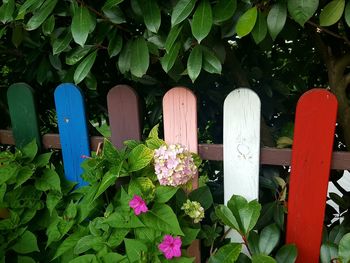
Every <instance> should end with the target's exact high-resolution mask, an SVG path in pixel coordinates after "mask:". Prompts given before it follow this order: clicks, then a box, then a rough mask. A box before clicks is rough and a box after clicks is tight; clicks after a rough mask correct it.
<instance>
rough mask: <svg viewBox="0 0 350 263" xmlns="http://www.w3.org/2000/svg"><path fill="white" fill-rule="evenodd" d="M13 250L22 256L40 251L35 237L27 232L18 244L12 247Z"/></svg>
mask: <svg viewBox="0 0 350 263" xmlns="http://www.w3.org/2000/svg"><path fill="white" fill-rule="evenodd" d="M12 249H13V250H14V251H15V252H17V253H21V254H27V253H31V252H34V251H39V248H38V243H37V240H36V237H35V235H34V234H33V233H32V232H30V231H28V230H26V231H25V232H24V233H23V235H22V236H21V237H20V238H19V240H18V241H17V242H16V244H15V245H14V246H13V247H12Z"/></svg>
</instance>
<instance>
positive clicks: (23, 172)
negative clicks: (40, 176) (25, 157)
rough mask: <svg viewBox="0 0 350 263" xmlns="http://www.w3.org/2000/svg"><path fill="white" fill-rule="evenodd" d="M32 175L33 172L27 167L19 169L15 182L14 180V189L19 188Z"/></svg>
mask: <svg viewBox="0 0 350 263" xmlns="http://www.w3.org/2000/svg"><path fill="white" fill-rule="evenodd" d="M33 174H34V170H32V169H31V168H29V167H27V166H25V167H22V168H20V170H19V171H18V174H17V180H16V181H17V183H16V186H15V189H16V188H17V187H19V186H21V185H22V184H23V183H25V182H26V181H27V180H28V179H29V178H30V177H32V175H33Z"/></svg>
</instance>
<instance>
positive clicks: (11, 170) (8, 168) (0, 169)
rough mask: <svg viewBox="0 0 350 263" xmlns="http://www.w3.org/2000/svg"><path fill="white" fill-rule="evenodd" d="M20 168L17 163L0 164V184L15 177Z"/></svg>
mask: <svg viewBox="0 0 350 263" xmlns="http://www.w3.org/2000/svg"><path fill="white" fill-rule="evenodd" d="M19 168H20V166H19V165H18V164H15V163H11V164H8V165H2V166H0V185H2V184H3V183H6V181H7V180H9V179H15V177H16V176H17V173H18V171H19ZM11 181H12V180H11Z"/></svg>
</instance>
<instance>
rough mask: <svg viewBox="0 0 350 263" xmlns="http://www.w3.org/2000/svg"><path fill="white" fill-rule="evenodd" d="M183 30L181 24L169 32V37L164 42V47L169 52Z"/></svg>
mask: <svg viewBox="0 0 350 263" xmlns="http://www.w3.org/2000/svg"><path fill="white" fill-rule="evenodd" d="M181 30H182V26H180V25H176V26H174V27H172V28H171V30H170V32H169V34H168V37H167V39H166V41H165V44H164V48H165V50H166V52H167V53H169V52H170V50H171V49H172V47H173V45H174V43H175V41H176V39H177V38H178V36H179V34H180V32H181Z"/></svg>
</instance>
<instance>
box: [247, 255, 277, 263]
mask: <svg viewBox="0 0 350 263" xmlns="http://www.w3.org/2000/svg"><path fill="white" fill-rule="evenodd" d="M252 263H276V260H274V259H273V258H272V257H269V256H267V255H253V257H252Z"/></svg>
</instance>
